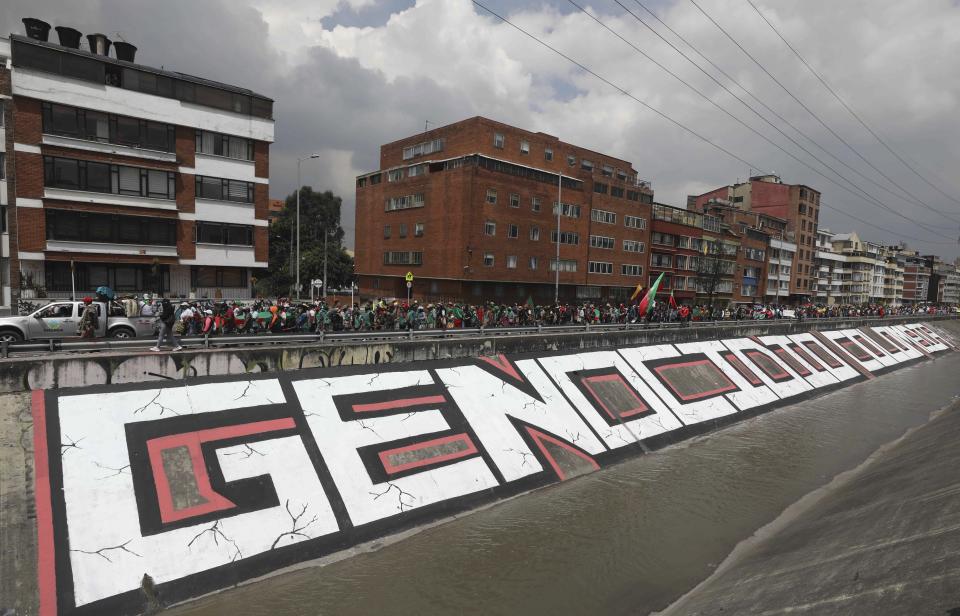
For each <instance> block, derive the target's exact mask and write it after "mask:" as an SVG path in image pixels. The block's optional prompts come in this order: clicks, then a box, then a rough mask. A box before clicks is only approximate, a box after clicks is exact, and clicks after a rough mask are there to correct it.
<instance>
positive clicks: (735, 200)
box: [733, 195, 743, 203]
mask: <svg viewBox="0 0 960 616" xmlns="http://www.w3.org/2000/svg"><path fill="white" fill-rule="evenodd" d="M733 202H734V203H743V195H740V196H737V197H734V198H733Z"/></svg>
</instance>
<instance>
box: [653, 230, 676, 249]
mask: <svg viewBox="0 0 960 616" xmlns="http://www.w3.org/2000/svg"><path fill="white" fill-rule="evenodd" d="M673 240H674V237H673V236H672V235H670V234H669V233H660V232H658V231H654V232H653V233H651V234H650V243H651V244H660V245H661V246H673Z"/></svg>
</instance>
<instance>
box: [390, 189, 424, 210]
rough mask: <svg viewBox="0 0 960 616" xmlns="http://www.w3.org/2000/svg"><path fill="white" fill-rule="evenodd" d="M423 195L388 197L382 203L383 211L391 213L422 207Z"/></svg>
mask: <svg viewBox="0 0 960 616" xmlns="http://www.w3.org/2000/svg"><path fill="white" fill-rule="evenodd" d="M423 206H424V200H423V193H417V194H415V195H404V196H402V197H389V198H387V199H386V201H385V202H384V211H385V212H392V211H394V210H409V209H412V208H417V207H423Z"/></svg>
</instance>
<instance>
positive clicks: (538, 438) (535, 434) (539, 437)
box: [527, 427, 600, 481]
mask: <svg viewBox="0 0 960 616" xmlns="http://www.w3.org/2000/svg"><path fill="white" fill-rule="evenodd" d="M527 433H528V434H529V435H530V436H531V437H532V438H533V440H534V442H535V443H536V444H537V448H538V449H540V451H541V452H542V453H543V457H545V458H546V459H547V462H549V463H550V466H551V467H552V468H553V472H555V473H556V474H557V477H559V478H560V481H564V480H565V479H566V478H567V475H566V473H564V472H563V470H562V469H561V468H560V465H559V464H557V461H556V460H554V459H553V456H551V455H550V453H549V452H548V451H547V448H546V446H544V444H543V441H550V442H551V443H553V444H554V445H556V446H558V447H561V448H563V449H566V450H567V451H569V452H570V453H572V454H573V455H575V456H577V457H578V458H581V459H582V460H585V461H586V462H587V463H588V464H590V466H592V467H593V470H599V469H600V465H599V464H597V461H596V460H594V459H593V458H592V457H590V456H588V455H587V454H585V453H583V452H582V451H580V450H579V449H575V448H574V447H573V446H572V445H570V443H567V442H565V441H561V440H558V439H555V438H553V437H552V436H549V435H547V434H544V433H543V432H541V431H539V430H535V429H533V428H529V427H528V428H527Z"/></svg>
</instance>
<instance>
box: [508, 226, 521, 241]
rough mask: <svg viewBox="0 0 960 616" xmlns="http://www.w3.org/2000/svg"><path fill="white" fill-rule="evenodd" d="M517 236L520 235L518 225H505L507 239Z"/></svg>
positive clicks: (513, 238)
mask: <svg viewBox="0 0 960 616" xmlns="http://www.w3.org/2000/svg"><path fill="white" fill-rule="evenodd" d="M518 237H520V227H518V226H517V225H510V226H509V227H507V238H508V239H511V240H515V239H517V238H518Z"/></svg>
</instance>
